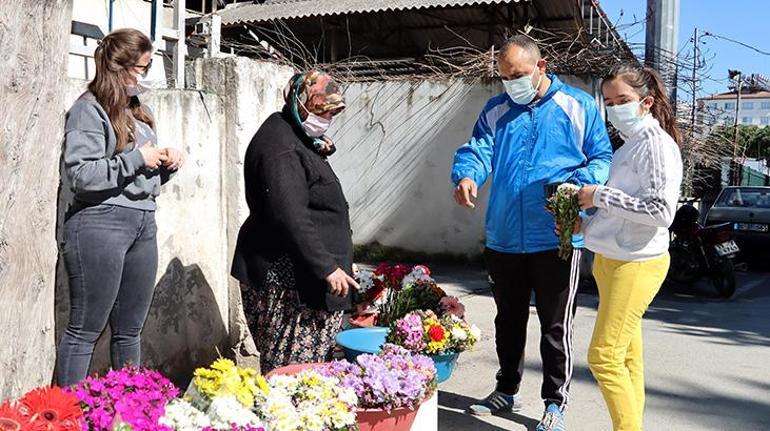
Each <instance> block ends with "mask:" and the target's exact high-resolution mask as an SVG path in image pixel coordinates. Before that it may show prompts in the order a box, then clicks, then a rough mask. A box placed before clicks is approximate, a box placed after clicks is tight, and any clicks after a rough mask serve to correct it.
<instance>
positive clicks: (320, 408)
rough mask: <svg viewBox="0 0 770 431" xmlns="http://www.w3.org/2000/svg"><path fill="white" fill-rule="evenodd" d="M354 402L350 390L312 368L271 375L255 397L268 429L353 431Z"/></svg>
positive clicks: (352, 393) (355, 399) (354, 398)
mask: <svg viewBox="0 0 770 431" xmlns="http://www.w3.org/2000/svg"><path fill="white" fill-rule="evenodd" d="M357 404H358V398H357V397H356V393H355V391H354V390H353V389H351V388H350V387H346V386H344V385H340V381H339V379H338V378H336V377H332V376H329V375H322V374H321V373H319V372H318V371H315V370H305V371H302V372H300V373H299V374H296V375H289V376H286V375H276V376H273V377H271V378H270V380H269V389H268V390H267V391H266V392H262V393H261V394H260V396H258V397H257V410H258V411H259V412H260V413H261V414H262V416H263V417H264V420H265V423H266V424H267V427H268V429H269V430H270V431H355V430H357V422H356V413H355V409H356V405H357Z"/></svg>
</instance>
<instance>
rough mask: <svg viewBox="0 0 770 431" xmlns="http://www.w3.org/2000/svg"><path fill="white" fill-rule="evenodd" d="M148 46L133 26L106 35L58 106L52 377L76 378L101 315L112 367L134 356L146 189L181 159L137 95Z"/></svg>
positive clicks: (145, 262) (143, 282) (145, 243)
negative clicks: (63, 186)
mask: <svg viewBox="0 0 770 431" xmlns="http://www.w3.org/2000/svg"><path fill="white" fill-rule="evenodd" d="M152 50H153V47H152V42H151V41H150V40H149V38H147V36H145V35H144V34H143V33H142V32H140V31H138V30H134V29H122V30H117V31H114V32H112V33H110V34H109V35H107V36H106V37H105V38H104V39H103V40H102V41H101V43H100V44H99V47H98V48H97V49H96V53H95V55H94V60H95V63H96V77H95V78H94V80H93V81H91V83H90V84H89V85H88V91H86V92H85V93H83V95H81V96H80V98H78V100H77V101H76V102H75V103H74V104H73V105H72V108H71V109H70V110H69V112H68V113H67V118H66V124H65V142H64V172H65V175H66V177H67V180H68V182H69V184H70V187H71V188H72V190H73V192H74V194H75V199H74V202H73V204H72V206H71V207H70V209H69V211H68V212H67V215H66V218H65V222H64V241H63V250H62V253H63V258H64V263H65V266H66V268H67V272H68V274H69V285H70V301H71V305H70V317H69V323H68V325H67V329H66V331H65V333H64V336H63V337H62V339H61V342H60V344H59V349H58V355H57V363H56V371H57V381H58V384H59V385H60V386H68V385H71V384H75V383H77V382H78V381H80V380H82V379H83V378H85V377H86V375H87V373H88V369H89V366H90V362H91V356H92V355H93V351H94V346H95V345H96V340H97V339H98V338H99V335H100V334H101V333H102V331H103V330H104V328H105V327H106V325H107V323H109V324H110V327H111V329H112V342H111V354H112V367H113V368H115V369H118V368H122V367H123V366H125V365H128V364H134V365H139V362H140V355H139V334H140V332H141V330H142V326H143V325H144V321H145V319H146V317H147V312H148V310H149V308H150V302H151V301H152V294H153V289H154V286H155V277H156V273H157V268H158V249H157V241H156V231H157V227H156V225H155V209H156V205H155V198H156V197H157V196H158V195H159V194H160V186H161V184H163V183H165V182H166V181H168V180H169V179H170V177H171V175H172V173H174V172H175V171H176V170H177V169H179V168H180V167H181V166H182V164H183V162H184V157H183V155H182V153H181V152H180V151H178V150H175V149H172V148H158V146H157V137H156V134H155V121H154V119H153V117H152V114H151V112H150V110H149V109H148V108H147V107H146V106H144V105H142V104H141V102H140V101H139V98H138V97H137V96H138V95H139V93H141V92H142V91H143V89H144V88H143V87H142V86H141V85H139V81H138V78H139V77H140V76H141V75H146V73H147V71H148V70H149V68H150V66H151V64H152Z"/></svg>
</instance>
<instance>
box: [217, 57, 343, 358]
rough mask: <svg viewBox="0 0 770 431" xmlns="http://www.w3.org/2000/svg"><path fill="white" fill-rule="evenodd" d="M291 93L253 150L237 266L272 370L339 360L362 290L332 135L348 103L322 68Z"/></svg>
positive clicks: (295, 83)
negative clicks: (348, 315)
mask: <svg viewBox="0 0 770 431" xmlns="http://www.w3.org/2000/svg"><path fill="white" fill-rule="evenodd" d="M284 97H285V101H286V104H285V106H284V107H283V110H282V111H281V112H276V113H274V114H273V115H271V116H270V117H269V118H268V119H267V120H266V121H265V122H264V123H263V124H262V126H261V127H260V129H259V131H257V133H256V134H255V135H254V138H253V139H252V140H251V143H250V144H249V148H248V150H247V151H246V157H245V161H244V170H245V180H246V201H247V203H248V206H249V210H250V215H249V217H248V219H247V220H246V222H245V223H244V224H243V226H242V227H241V230H240V233H239V235H238V243H237V246H236V249H235V257H234V259H233V268H232V275H233V277H235V278H237V279H238V280H239V281H240V282H241V293H242V296H243V306H244V311H245V313H246V318H247V321H248V325H249V329H250V330H251V333H252V335H253V337H254V341H255V342H256V345H257V349H258V350H259V352H260V362H261V368H262V372H263V373H266V372H268V371H270V370H272V369H275V368H278V367H281V366H284V365H288V364H293V363H307V362H322V361H326V360H329V359H330V356H331V354H332V351H333V348H334V337H335V335H336V334H337V332H338V331H339V330H340V329H341V326H342V312H343V311H344V310H347V309H349V308H351V305H352V294H353V290H354V289H357V288H358V285H357V284H356V282H355V281H354V280H353V278H351V276H350V275H349V274H351V272H352V264H353V244H352V239H351V230H350V218H349V215H348V204H347V201H346V200H345V196H344V194H343V192H342V187H341V186H340V181H339V179H338V178H337V176H336V175H335V174H334V171H333V170H332V167H331V166H330V165H329V163H328V161H327V158H328V157H329V156H331V155H332V154H333V153H334V152H335V146H334V144H333V143H332V141H331V139H329V138H328V137H326V136H325V135H324V134H325V133H326V130H327V129H328V128H329V125H330V123H331V121H332V119H333V118H334V116H335V115H337V114H339V113H340V112H341V111H342V110H343V109H344V108H345V101H344V99H343V97H342V94H341V93H340V90H339V87H338V85H337V84H336V83H335V82H334V80H333V79H332V78H331V77H330V76H329V75H327V74H325V73H323V72H319V71H310V72H306V73H301V74H297V75H294V76H293V77H292V78H291V80H290V81H289V84H288V86H287V88H286V90H285V92H284Z"/></svg>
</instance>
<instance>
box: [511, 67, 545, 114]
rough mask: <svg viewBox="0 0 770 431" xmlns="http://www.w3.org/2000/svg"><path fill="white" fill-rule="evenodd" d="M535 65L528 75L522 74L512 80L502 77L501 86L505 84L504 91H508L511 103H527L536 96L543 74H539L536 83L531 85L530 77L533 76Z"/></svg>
mask: <svg viewBox="0 0 770 431" xmlns="http://www.w3.org/2000/svg"><path fill="white" fill-rule="evenodd" d="M536 70H537V65H535V68H534V69H532V73H531V74H530V75H529V76H522V77H521V78H517V79H513V80H510V81H508V80H505V79H503V86H505V92H506V93H508V96H510V98H511V100H513V103H516V104H517V105H529V104H530V103H532V101H533V100H535V96H537V90H538V88H540V81H542V80H543V75H542V74H540V78H538V80H537V85H535V86H534V87H533V86H532V77H533V76H535V71H536Z"/></svg>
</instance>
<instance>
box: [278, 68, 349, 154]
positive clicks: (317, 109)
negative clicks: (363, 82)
mask: <svg viewBox="0 0 770 431" xmlns="http://www.w3.org/2000/svg"><path fill="white" fill-rule="evenodd" d="M284 99H285V101H286V105H287V106H288V107H289V109H290V111H291V113H292V116H293V117H294V121H295V122H296V123H297V125H299V126H301V125H302V117H301V116H300V114H299V112H300V110H299V106H300V104H302V106H304V107H305V108H306V109H307V110H308V111H310V112H312V113H314V114H316V115H322V114H325V113H327V112H329V111H341V110H342V109H344V108H345V98H344V97H343V96H342V92H341V91H340V88H339V86H338V85H337V83H336V82H334V79H332V77H331V76H330V75H329V74H327V73H325V72H321V71H318V70H310V71H308V72H305V73H298V74H296V75H294V76H292V77H291V79H290V80H289V84H288V86H287V87H286V90H285V91H284ZM314 145H315V149H316V151H318V153H320V154H321V155H323V156H329V155H331V154H333V153H334V151H335V148H334V143H332V141H331V139H329V138H328V137H327V136H323V137H321V138H316V139H315V140H314Z"/></svg>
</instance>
